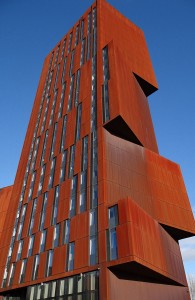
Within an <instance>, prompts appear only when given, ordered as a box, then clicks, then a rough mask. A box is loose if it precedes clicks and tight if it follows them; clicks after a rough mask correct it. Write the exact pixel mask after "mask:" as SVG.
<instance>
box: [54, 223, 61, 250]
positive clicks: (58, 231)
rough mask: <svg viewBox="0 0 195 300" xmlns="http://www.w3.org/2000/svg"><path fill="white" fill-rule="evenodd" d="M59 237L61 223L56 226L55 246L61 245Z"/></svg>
mask: <svg viewBox="0 0 195 300" xmlns="http://www.w3.org/2000/svg"><path fill="white" fill-rule="evenodd" d="M59 238H60V224H56V225H55V227H54V235H53V248H56V247H58V246H59Z"/></svg>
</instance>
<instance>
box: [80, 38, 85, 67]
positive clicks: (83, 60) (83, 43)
mask: <svg viewBox="0 0 195 300" xmlns="http://www.w3.org/2000/svg"><path fill="white" fill-rule="evenodd" d="M85 41H86V38H84V39H83V40H82V44H81V59H80V66H82V65H84V63H85Z"/></svg>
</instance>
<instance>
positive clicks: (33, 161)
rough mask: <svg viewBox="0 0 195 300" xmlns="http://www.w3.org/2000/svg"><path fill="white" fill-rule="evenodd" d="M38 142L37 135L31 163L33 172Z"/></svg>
mask: <svg viewBox="0 0 195 300" xmlns="http://www.w3.org/2000/svg"><path fill="white" fill-rule="evenodd" d="M39 143H40V137H38V138H37V139H36V143H35V149H34V153H33V158H32V163H31V172H33V171H34V168H35V163H36V158H37V153H38V148H39Z"/></svg>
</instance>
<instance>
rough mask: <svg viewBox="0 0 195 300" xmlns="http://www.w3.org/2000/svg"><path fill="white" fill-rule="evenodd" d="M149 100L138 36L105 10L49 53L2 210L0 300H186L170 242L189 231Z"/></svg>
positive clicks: (148, 74) (149, 71) (149, 81)
mask: <svg viewBox="0 0 195 300" xmlns="http://www.w3.org/2000/svg"><path fill="white" fill-rule="evenodd" d="M113 29H114V30H113ZM156 90H157V82H156V79H155V75H154V71H153V68H152V64H151V61H150V57H149V53H148V50H147V46H146V42H145V39H144V34H143V32H142V31H141V30H140V29H139V28H138V27H136V26H135V25H134V24H132V23H131V22H130V21H129V20H127V19H126V18H125V17H123V16H122V15H121V14H120V13H119V12H118V11H116V10H115V9H114V8H113V7H111V6H110V5H109V4H108V3H107V2H106V1H104V0H97V1H96V2H95V3H94V4H93V5H92V6H91V7H90V8H89V9H88V10H87V11H86V13H85V14H84V15H83V16H82V17H81V19H80V20H79V21H78V22H77V23H76V24H75V25H74V26H73V27H72V28H71V30H69V32H68V33H67V34H66V35H65V36H64V37H63V39H62V40H61V41H60V42H59V43H58V44H57V45H56V47H55V48H54V49H53V50H52V51H51V52H50V53H49V54H48V56H47V57H46V59H45V62H44V65H43V70H42V74H41V78H40V83H39V86H38V90H37V94H36V98H35V102H34V106H33V110H32V114H31V118H30V122H29V126H28V129H27V133H26V138H25V141H24V146H23V149H22V153H21V158H20V161H19V165H18V170H17V174H16V178H15V182H14V185H13V187H11V188H10V189H11V191H10V193H11V196H8V199H9V206H8V207H4V208H3V206H2V209H1V211H2V212H3V215H4V216H6V217H5V218H4V219H3V220H4V221H3V222H2V225H1V227H0V230H1V236H0V242H1V244H0V251H1V257H0V268H1V269H0V282H1V289H0V294H1V295H3V296H4V299H28V300H33V299H34V300H35V299H101V300H102V299H111V300H115V299H130V298H131V299H134V300H137V299H150V300H151V299H166V300H167V299H177V300H180V299H181V300H183V299H190V298H189V292H188V288H187V283H186V277H185V272H184V268H183V263H182V258H181V254H180V249H179V245H178V240H179V239H182V238H186V237H190V236H192V235H194V234H195V222H194V218H193V214H192V211H191V207H190V204H189V200H188V196H187V193H186V189H185V185H184V182H183V178H182V174H181V171H180V168H179V166H178V165H177V164H175V163H174V162H171V161H170V160H167V159H166V158H164V157H162V156H160V155H159V152H158V147H157V142H156V138H155V133H154V129H153V124H152V120H151V116H150V110H149V105H148V99H147V97H148V96H149V95H150V94H151V93H153V92H155V91H156ZM4 191H5V190H2V193H3V192H4ZM5 199H6V197H5V194H2V196H1V194H0V201H1V203H4V202H5ZM6 212H7V213H6Z"/></svg>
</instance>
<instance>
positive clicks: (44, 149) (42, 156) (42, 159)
mask: <svg viewBox="0 0 195 300" xmlns="http://www.w3.org/2000/svg"><path fill="white" fill-rule="evenodd" d="M48 135H49V132H48V130H47V131H46V132H45V138H44V143H43V150H42V154H41V166H42V165H43V164H44V160H45V151H46V147H47V140H48Z"/></svg>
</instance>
